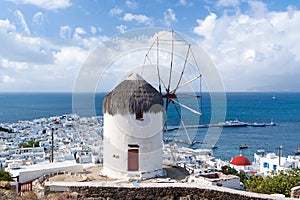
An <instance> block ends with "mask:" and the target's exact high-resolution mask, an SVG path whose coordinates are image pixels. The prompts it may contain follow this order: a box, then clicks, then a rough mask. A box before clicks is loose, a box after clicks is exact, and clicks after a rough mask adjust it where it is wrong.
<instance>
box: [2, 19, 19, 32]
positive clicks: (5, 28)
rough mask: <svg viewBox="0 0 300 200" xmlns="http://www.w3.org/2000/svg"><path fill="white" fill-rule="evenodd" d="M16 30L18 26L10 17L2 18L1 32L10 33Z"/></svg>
mask: <svg viewBox="0 0 300 200" xmlns="http://www.w3.org/2000/svg"><path fill="white" fill-rule="evenodd" d="M14 31H16V27H15V26H14V25H12V24H11V23H10V21H9V20H8V19H6V20H1V19H0V33H10V32H14Z"/></svg>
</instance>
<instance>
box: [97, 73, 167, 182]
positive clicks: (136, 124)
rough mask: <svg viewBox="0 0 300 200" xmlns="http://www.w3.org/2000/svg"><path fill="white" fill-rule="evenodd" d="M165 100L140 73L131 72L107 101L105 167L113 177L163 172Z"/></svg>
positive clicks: (104, 170)
mask: <svg viewBox="0 0 300 200" xmlns="http://www.w3.org/2000/svg"><path fill="white" fill-rule="evenodd" d="M162 105H163V100H162V97H161V95H160V94H159V93H158V91H157V90H156V89H155V88H154V87H152V86H151V85H150V84H149V83H147V82H146V81H145V80H144V79H143V78H142V77H141V76H139V75H138V74H135V73H133V74H131V75H130V76H128V77H127V78H126V79H125V80H124V81H123V82H121V83H120V84H119V85H118V86H116V87H115V89H113V90H112V91H111V92H110V93H109V94H108V95H107V96H106V97H105V99H104V101H103V109H102V111H103V115H104V127H103V131H104V133H103V170H102V174H103V175H106V176H108V177H113V178H128V179H130V178H135V179H144V178H152V177H158V176H162V175H163V170H162V161H163V151H162V130H163V107H162Z"/></svg>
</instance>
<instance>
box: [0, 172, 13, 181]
mask: <svg viewBox="0 0 300 200" xmlns="http://www.w3.org/2000/svg"><path fill="white" fill-rule="evenodd" d="M0 181H13V179H12V177H11V175H10V173H8V172H6V171H3V170H0Z"/></svg>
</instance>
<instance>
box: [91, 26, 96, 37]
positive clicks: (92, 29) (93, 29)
mask: <svg viewBox="0 0 300 200" xmlns="http://www.w3.org/2000/svg"><path fill="white" fill-rule="evenodd" d="M91 33H93V34H94V35H95V34H96V33H97V28H96V27H95V26H91Z"/></svg>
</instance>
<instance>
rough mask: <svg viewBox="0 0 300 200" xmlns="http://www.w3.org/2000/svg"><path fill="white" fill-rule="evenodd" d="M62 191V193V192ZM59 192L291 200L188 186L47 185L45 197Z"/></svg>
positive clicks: (125, 196)
mask: <svg viewBox="0 0 300 200" xmlns="http://www.w3.org/2000/svg"><path fill="white" fill-rule="evenodd" d="M60 188H61V190H60ZM59 191H62V192H63V191H68V192H76V193H78V197H79V198H89V197H93V198H100V197H102V198H110V199H162V198H167V199H180V198H190V199H222V200H223V199H224V200H226V199H230V200H233V199H239V200H250V199H251V200H266V199H275V200H277V199H278V200H281V199H290V198H283V197H276V196H272V195H266V194H257V193H252V192H245V191H240V190H233V189H229V188H224V187H217V186H205V185H199V184H188V183H138V184H136V183H121V182H114V183H109V182H46V183H45V195H48V194H50V193H55V192H59Z"/></svg>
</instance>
